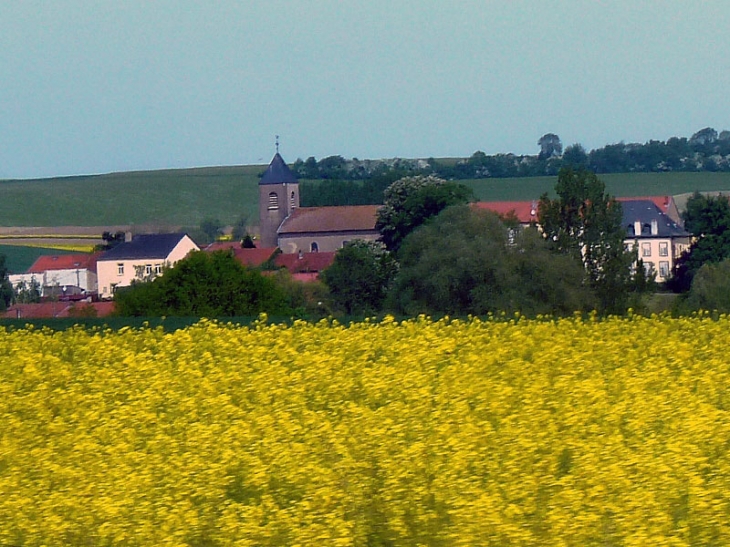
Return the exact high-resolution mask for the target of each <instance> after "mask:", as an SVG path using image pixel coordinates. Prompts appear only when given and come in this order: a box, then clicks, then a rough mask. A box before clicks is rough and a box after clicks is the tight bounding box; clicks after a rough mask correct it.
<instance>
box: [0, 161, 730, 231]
mask: <svg viewBox="0 0 730 547" xmlns="http://www.w3.org/2000/svg"><path fill="white" fill-rule="evenodd" d="M264 169H265V166H261V165H249V166H232V167H203V168H194V169H173V170H159V171H135V172H126V173H111V174H105V175H91V176H78V177H63V178H49V179H33V180H4V181H0V226H112V225H132V226H134V225H146V226H149V225H153V226H160V227H164V226H197V225H198V224H199V223H200V221H202V220H203V219H206V218H217V219H219V220H220V221H221V222H223V223H224V224H233V223H234V222H235V221H236V220H237V219H239V218H240V217H241V216H244V215H246V216H247V217H248V218H249V219H250V222H251V224H256V223H257V216H258V187H257V184H258V180H259V176H260V174H261V173H262V172H263V170H264ZM601 179H602V180H603V181H604V182H605V183H606V187H607V190H608V192H609V193H610V194H612V195H615V196H642V195H677V194H685V193H690V192H693V191H695V190H699V191H726V192H728V193H730V173H710V172H702V173H678V172H674V173H626V174H608V175H601ZM555 181H556V177H530V178H507V179H497V178H494V179H477V180H464V181H460V182H463V183H465V184H467V185H469V186H470V187H471V188H473V190H474V192H475V194H476V195H477V197H478V199H480V200H484V201H503V200H530V199H537V198H538V197H539V196H540V195H541V194H542V193H543V192H548V193H550V192H551V191H552V189H553V186H554V185H555Z"/></svg>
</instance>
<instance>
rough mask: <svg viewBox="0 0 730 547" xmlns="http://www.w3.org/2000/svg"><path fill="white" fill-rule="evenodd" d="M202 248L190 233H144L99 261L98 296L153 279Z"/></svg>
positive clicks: (103, 256) (102, 296)
mask: <svg viewBox="0 0 730 547" xmlns="http://www.w3.org/2000/svg"><path fill="white" fill-rule="evenodd" d="M199 250H200V248H199V247H198V246H197V245H196V244H195V242H194V241H193V240H192V239H190V237H189V236H188V235H187V234H142V235H135V236H128V239H127V241H125V242H124V243H120V244H119V245H117V246H116V247H114V248H113V249H111V250H109V251H106V252H105V253H103V254H102V255H101V256H100V257H99V258H98V260H97V263H96V274H97V277H98V284H99V297H100V298H112V297H113V296H114V291H115V290H116V289H117V288H119V287H127V286H129V285H131V283H132V281H135V280H137V281H144V280H150V279H153V278H154V277H155V276H158V275H160V274H161V273H162V270H163V268H164V267H166V266H173V265H175V263H177V262H178V261H179V260H182V259H183V258H185V257H186V256H187V255H188V254H189V253H190V252H191V251H199Z"/></svg>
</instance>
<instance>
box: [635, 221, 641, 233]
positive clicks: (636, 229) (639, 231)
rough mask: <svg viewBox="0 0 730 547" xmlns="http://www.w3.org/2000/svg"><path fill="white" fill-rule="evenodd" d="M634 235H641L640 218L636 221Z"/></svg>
mask: <svg viewBox="0 0 730 547" xmlns="http://www.w3.org/2000/svg"><path fill="white" fill-rule="evenodd" d="M634 235H635V236H637V237H638V236H640V235H641V221H640V220H636V221H634Z"/></svg>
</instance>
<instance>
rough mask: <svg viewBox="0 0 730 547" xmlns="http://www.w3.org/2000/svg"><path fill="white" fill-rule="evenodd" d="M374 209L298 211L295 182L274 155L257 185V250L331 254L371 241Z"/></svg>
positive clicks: (375, 233)
mask: <svg viewBox="0 0 730 547" xmlns="http://www.w3.org/2000/svg"><path fill="white" fill-rule="evenodd" d="M378 208H379V205H345V206H337V207H300V206H299V181H298V180H297V178H296V176H294V173H292V171H291V169H289V166H288V165H287V164H286V162H285V161H284V159H283V158H282V157H281V155H280V154H279V152H278V151H277V152H276V154H275V155H274V158H273V159H272V160H271V163H270V164H269V166H268V167H267V169H266V171H265V172H264V174H263V176H262V177H261V180H260V181H259V235H260V239H259V246H260V247H264V248H266V247H278V248H279V249H281V251H282V252H283V253H285V254H294V253H310V252H335V251H337V250H338V249H340V248H342V247H343V246H344V245H345V244H346V243H347V242H349V241H352V240H354V239H361V240H366V241H375V240H377V239H378V237H380V234H379V233H378V231H377V230H376V229H375V222H376V220H377V211H378Z"/></svg>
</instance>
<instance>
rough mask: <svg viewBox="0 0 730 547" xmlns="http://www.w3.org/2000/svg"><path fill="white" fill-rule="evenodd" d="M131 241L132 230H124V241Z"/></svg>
mask: <svg viewBox="0 0 730 547" xmlns="http://www.w3.org/2000/svg"><path fill="white" fill-rule="evenodd" d="M130 241H132V232H124V243H129V242H130Z"/></svg>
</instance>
